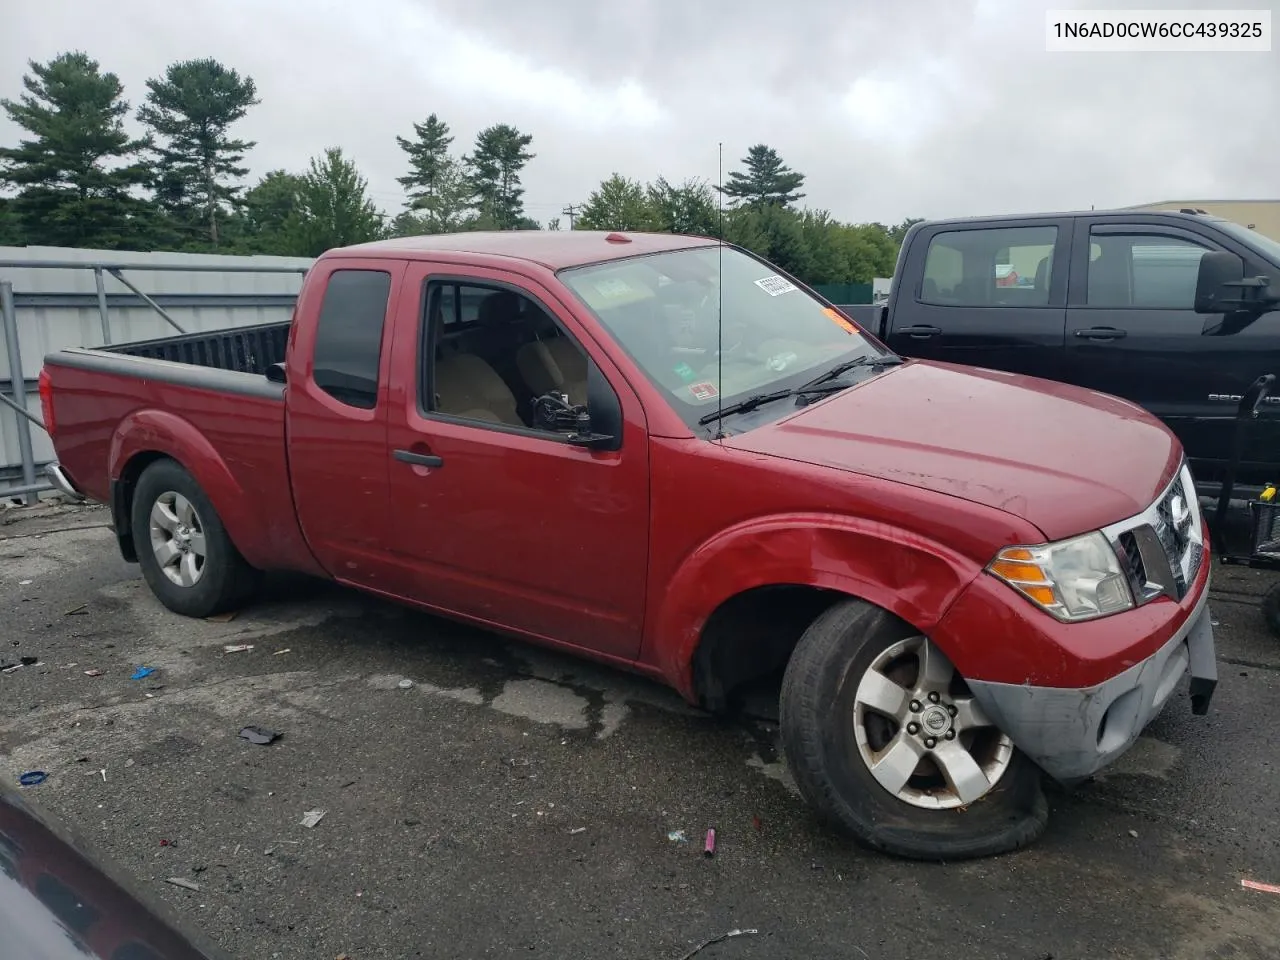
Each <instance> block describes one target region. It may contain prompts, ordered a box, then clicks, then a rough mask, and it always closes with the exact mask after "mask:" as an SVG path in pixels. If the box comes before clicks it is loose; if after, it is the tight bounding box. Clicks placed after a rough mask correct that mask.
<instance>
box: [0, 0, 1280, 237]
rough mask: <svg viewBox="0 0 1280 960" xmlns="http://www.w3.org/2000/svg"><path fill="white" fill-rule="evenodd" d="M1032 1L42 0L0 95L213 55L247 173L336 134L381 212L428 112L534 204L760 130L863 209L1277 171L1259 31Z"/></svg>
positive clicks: (8, 61) (14, 39) (24, 22)
mask: <svg viewBox="0 0 1280 960" xmlns="http://www.w3.org/2000/svg"><path fill="white" fill-rule="evenodd" d="M1129 5H1131V4H1127V3H1104V2H1100V0H1089V2H1082V3H1077V4H1074V6H1078V7H1087V8H1089V9H1094V8H1099V7H1104V8H1105V7H1116V8H1119V7H1124V6H1129ZM1177 5H1180V6H1187V7H1196V8H1203V7H1205V6H1214V5H1215V4H1212V3H1209V2H1207V0H1197V2H1194V3H1181V4H1177ZM1048 6H1049V4H1047V3H1038V2H1035V0H913V2H912V3H901V4H890V3H884V2H882V0H841V2H836V0H805V2H804V3H793V4H790V5H780V4H778V3H777V0H696V2H695V0H646V2H632V3H627V4H602V3H599V2H597V0H524V2H513V0H367V2H366V3H364V4H360V5H351V4H341V3H336V2H329V3H319V2H307V3H304V2H302V0H273V2H271V3H268V4H263V3H254V2H250V0H207V2H205V3H202V4H200V5H198V6H197V5H192V6H191V7H189V8H185V9H184V12H183V14H182V15H181V16H178V15H175V12H174V11H175V9H177V8H176V7H175V5H174V4H173V3H172V2H171V0H170V2H160V0H116V2H115V3H113V4H112V5H111V13H110V16H107V15H106V14H102V13H98V12H97V11H98V8H97V7H96V6H95V7H94V8H93V10H94V11H95V13H94V15H93V16H86V6H85V5H84V4H83V3H82V2H80V0H44V2H42V3H40V4H20V5H16V4H15V5H13V9H12V10H9V11H6V30H5V32H4V33H3V34H0V95H8V96H13V95H16V94H17V93H18V92H19V90H20V84H21V77H22V73H23V72H24V70H25V65H26V61H27V60H28V59H31V58H34V59H37V60H44V59H47V58H49V57H51V56H53V55H55V54H56V53H58V52H60V51H62V50H66V49H73V48H81V49H85V50H87V51H88V52H90V53H91V54H92V55H93V56H95V57H97V58H98V59H99V60H100V61H101V62H102V64H103V67H104V68H105V69H111V70H114V71H116V72H117V73H119V74H120V76H121V79H122V80H123V81H124V83H125V84H126V87H127V91H128V96H129V98H130V99H131V100H132V101H133V102H134V104H135V106H136V104H137V103H138V101H139V100H140V99H141V98H142V96H143V94H144V93H145V87H144V83H145V80H146V78H147V77H149V76H155V75H156V74H158V73H159V72H160V71H162V70H163V68H164V66H165V65H166V64H167V63H168V62H170V61H172V60H175V59H179V58H186V57H195V56H215V57H217V58H219V59H221V60H222V61H223V62H225V63H227V64H229V65H231V66H234V67H236V68H237V69H239V70H240V71H241V72H243V73H248V74H249V75H251V76H253V77H254V79H255V80H256V81H257V83H258V86H259V90H260V93H261V96H262V100H263V102H262V105H261V106H259V107H257V108H255V109H254V111H253V112H252V113H251V114H250V115H249V117H247V118H246V120H245V121H244V122H243V126H242V129H241V131H240V133H241V135H243V136H246V137H250V138H252V139H255V140H257V141H258V146H257V147H256V148H255V150H254V151H253V152H252V154H251V155H250V157H249V162H250V164H251V165H252V168H253V171H254V173H255V174H261V173H263V172H265V171H266V170H268V169H271V168H275V167H285V168H288V169H295V170H296V169H302V168H304V167H305V165H306V162H307V160H308V158H309V157H310V156H312V155H314V154H316V153H318V152H319V151H320V150H322V149H323V148H324V147H326V146H330V145H341V146H342V147H343V148H344V149H345V150H346V151H347V152H348V153H349V154H350V155H351V156H353V157H354V158H355V160H356V161H357V163H358V164H359V165H360V167H361V169H362V171H363V172H364V173H365V174H366V176H368V177H369V179H370V182H371V184H372V188H373V192H374V195H375V198H376V199H377V201H378V202H379V203H380V204H381V205H382V206H384V207H386V208H387V209H389V210H393V211H394V210H395V209H397V208H398V205H399V203H400V200H401V192H400V189H399V186H398V185H397V184H396V182H395V178H396V177H397V176H399V175H401V174H402V173H403V170H404V156H403V154H402V153H401V151H400V150H399V148H398V147H397V146H396V143H395V136H396V135H397V134H400V135H406V134H408V133H410V131H411V125H412V123H413V122H414V121H420V120H422V119H423V118H424V117H425V116H426V115H427V114H428V113H432V112H435V113H437V114H439V115H440V116H441V117H442V118H443V119H445V120H446V121H447V122H448V123H449V124H450V125H451V127H452V128H453V131H454V133H455V135H456V137H457V140H456V141H455V148H456V149H457V150H459V151H462V150H465V149H468V148H469V146H470V143H471V140H472V138H473V137H474V136H475V134H476V132H477V131H479V130H480V129H482V128H483V127H485V126H487V125H489V124H492V123H498V122H506V123H512V124H514V125H515V126H517V127H519V128H520V129H522V130H524V131H525V132H528V133H531V134H532V135H533V137H534V141H533V147H532V149H533V151H534V153H535V154H536V155H537V156H536V158H535V159H534V161H533V162H532V163H531V164H530V165H529V167H528V169H527V171H526V173H525V177H524V186H525V189H526V203H527V206H528V208H529V212H530V214H531V215H533V216H534V217H537V218H539V219H542V220H546V219H548V218H549V217H552V216H555V215H557V214H558V213H559V211H560V209H561V208H562V207H563V206H564V205H565V204H568V203H572V202H581V201H582V200H584V199H585V198H586V196H587V194H588V193H589V192H590V190H591V189H592V188H593V187H594V186H595V185H596V184H598V183H599V181H600V180H602V179H603V178H605V177H606V176H608V175H609V174H610V173H612V172H614V171H617V172H620V173H623V174H625V175H627V176H631V177H636V178H639V179H641V180H647V179H651V178H653V177H655V176H658V175H660V174H661V175H665V176H667V177H668V178H669V179H672V180H678V179H683V178H684V177H687V176H700V177H705V178H707V179H709V180H712V181H715V180H716V178H717V176H718V166H719V144H720V143H723V144H724V155H725V163H726V167H728V168H732V167H735V166H737V163H738V158H740V157H741V156H742V155H743V154H744V153H745V152H746V149H747V147H749V146H750V145H751V144H753V143H759V142H764V143H768V144H770V145H772V146H774V147H775V148H777V149H778V150H779V152H780V153H781V154H782V156H783V158H784V160H785V161H786V162H787V163H788V164H789V165H790V166H792V167H793V168H795V169H797V170H800V171H802V172H804V173H805V174H806V175H807V177H808V182H807V183H806V185H805V192H806V193H807V195H808V196H807V198H806V202H807V203H811V204H813V205H814V206H817V207H822V208H826V209H828V210H830V211H831V212H832V213H833V214H834V215H836V216H839V217H841V218H844V219H850V220H858V221H862V220H880V221H885V222H889V221H897V220H901V219H902V218H904V217H907V216H946V215H956V214H978V213H993V212H1015V211H1032V210H1050V209H1064V208H1077V207H1088V206H1090V205H1097V206H1099V207H1102V206H1115V205H1126V204H1134V203H1142V202H1146V201H1151V200H1158V199H1167V198H1179V197H1187V198H1192V197H1194V198H1208V197H1213V196H1223V197H1232V196H1234V197H1251V196H1275V195H1276V194H1277V192H1278V188H1277V183H1276V178H1275V173H1274V170H1275V161H1274V157H1275V156H1276V154H1277V148H1278V147H1280V130H1277V127H1276V125H1275V124H1274V123H1272V122H1270V120H1269V119H1268V118H1269V117H1271V116H1273V115H1274V114H1275V112H1276V109H1275V108H1276V106H1277V103H1276V99H1277V92H1276V91H1277V89H1280V84H1278V83H1277V81H1278V80H1280V61H1277V59H1276V57H1275V56H1274V55H1273V54H1215V55H1206V54H1118V53H1099V54H1074V53H1070V54H1068V53H1047V52H1046V51H1045V49H1044V46H1045V44H1044V20H1045V10H1046V9H1047V8H1048ZM1052 6H1053V7H1055V8H1063V7H1071V6H1073V4H1071V3H1068V2H1062V0H1060V2H1057V3H1054V4H1053V5H1052ZM1216 6H1219V7H1221V8H1224V9H1225V8H1230V7H1234V6H1237V4H1234V3H1231V2H1229V0H1228V2H1227V3H1219V4H1216ZM15 138H16V131H15V130H14V128H13V127H12V126H11V125H9V124H8V123H7V122H6V121H0V140H5V141H12V140H13V139H15Z"/></svg>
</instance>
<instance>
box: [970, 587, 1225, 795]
mask: <svg viewBox="0 0 1280 960" xmlns="http://www.w3.org/2000/svg"><path fill="white" fill-rule="evenodd" d="M1208 600H1209V591H1208V589H1207V586H1202V589H1201V592H1200V594H1199V598H1198V600H1196V601H1195V606H1194V607H1193V608H1192V610H1191V612H1190V615H1189V616H1187V617H1186V619H1185V620H1184V621H1183V622H1182V624H1181V625H1180V626H1179V627H1178V628H1177V630H1176V631H1175V632H1174V633H1173V635H1172V636H1171V637H1170V638H1169V639H1168V640H1166V641H1165V642H1164V643H1163V644H1162V645H1161V646H1160V647H1159V649H1157V650H1156V651H1155V652H1154V653H1153V654H1151V655H1150V656H1148V657H1146V658H1145V659H1143V660H1141V661H1139V662H1138V663H1135V664H1133V665H1132V666H1131V667H1129V668H1128V669H1126V670H1123V671H1122V672H1120V673H1118V674H1116V675H1115V676H1113V677H1110V678H1108V679H1106V680H1103V681H1102V682H1100V683H1096V684H1093V685H1092V686H1088V687H1083V688H1070V687H1043V686H1033V685H1031V684H1026V683H1024V684H1013V683H995V682H990V681H982V680H969V681H968V683H969V687H970V689H971V690H972V691H973V695H974V697H975V698H977V700H978V702H979V703H980V704H981V705H982V707H983V709H984V710H985V711H986V712H987V715H988V716H989V717H990V719H991V720H992V722H993V723H995V724H996V725H997V726H998V727H1000V729H1002V730H1003V731H1004V732H1005V733H1006V734H1008V735H1009V737H1010V738H1011V739H1012V740H1013V742H1014V743H1015V744H1016V745H1017V746H1018V749H1020V750H1021V751H1022V752H1023V753H1025V754H1027V755H1028V756H1029V757H1030V758H1031V759H1032V760H1034V761H1035V762H1036V763H1038V764H1039V765H1040V767H1041V768H1042V769H1044V771H1045V772H1046V773H1048V774H1049V775H1050V776H1051V777H1053V778H1054V779H1055V780H1058V781H1061V782H1063V783H1066V784H1071V783H1076V782H1079V781H1080V780H1083V779H1085V778H1087V777H1089V776H1091V775H1093V774H1094V773H1096V772H1097V771H1098V770H1100V769H1102V768H1103V767H1105V766H1106V765H1107V764H1109V763H1110V762H1111V761H1113V760H1114V759H1116V758H1117V757H1118V756H1120V755H1121V754H1122V753H1124V752H1125V751H1126V750H1127V749H1128V748H1129V747H1130V746H1132V745H1133V742H1134V741H1135V740H1136V739H1137V738H1138V735H1139V734H1140V733H1141V732H1142V731H1143V729H1144V728H1145V727H1146V726H1147V724H1148V723H1150V722H1151V720H1152V719H1154V718H1155V716H1156V715H1157V714H1158V713H1159V712H1160V710H1161V708H1162V707H1164V705H1165V703H1166V702H1167V701H1168V699H1169V697H1170V695H1172V693H1173V691H1174V690H1175V689H1176V688H1177V686H1178V684H1179V682H1180V681H1181V679H1182V676H1183V674H1185V673H1188V672H1190V674H1191V706H1192V710H1193V712H1195V713H1198V714H1203V713H1206V712H1207V711H1208V708H1209V700H1210V698H1211V697H1212V696H1213V691H1214V688H1215V687H1216V685H1217V682H1218V676H1217V665H1216V662H1215V657H1214V638H1213V621H1212V618H1211V615H1210V613H1209V603H1208ZM1124 616H1125V615H1124V614H1121V615H1120V617H1121V618H1122V617H1124ZM1117 619H1119V618H1117Z"/></svg>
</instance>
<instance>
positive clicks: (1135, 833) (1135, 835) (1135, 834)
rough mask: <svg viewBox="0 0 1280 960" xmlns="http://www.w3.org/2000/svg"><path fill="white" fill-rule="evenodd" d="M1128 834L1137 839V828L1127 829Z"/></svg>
mask: <svg viewBox="0 0 1280 960" xmlns="http://www.w3.org/2000/svg"><path fill="white" fill-rule="evenodd" d="M1129 836H1131V837H1133V839H1135V840H1137V839H1138V831H1137V830H1130V831H1129Z"/></svg>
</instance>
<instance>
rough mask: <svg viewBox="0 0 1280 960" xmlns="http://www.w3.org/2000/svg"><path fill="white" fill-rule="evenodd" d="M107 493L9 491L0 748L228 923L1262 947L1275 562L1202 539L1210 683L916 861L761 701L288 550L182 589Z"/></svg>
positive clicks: (1084, 948) (1183, 953) (140, 872)
mask: <svg viewBox="0 0 1280 960" xmlns="http://www.w3.org/2000/svg"><path fill="white" fill-rule="evenodd" d="M106 522H107V517H106V514H105V512H104V511H103V510H101V509H100V508H86V507H49V506H45V507H39V508H34V509H25V510H11V511H8V512H7V513H5V514H4V515H3V516H2V517H0V609H3V610H4V611H5V613H4V627H3V630H2V631H0V634H2V636H3V643H2V645H0V658H4V659H8V660H12V659H14V658H15V657H17V656H35V657H39V658H40V661H41V665H40V666H35V667H26V668H23V669H20V670H18V671H16V672H14V673H12V674H8V675H0V717H2V718H3V721H2V722H3V734H2V735H0V749H2V750H3V757H2V758H0V774H3V775H4V776H6V777H11V778H13V777H16V775H17V773H19V772H20V771H22V770H30V769H40V770H45V771H47V772H48V773H49V774H50V777H49V779H48V781H47V782H46V783H44V784H43V785H42V786H39V787H35V788H30V789H29V790H28V791H27V792H26V795H27V796H28V797H29V798H30V799H32V800H33V801H35V802H37V803H39V804H40V805H41V806H42V807H44V808H45V809H47V810H49V811H50V812H51V813H53V814H54V815H55V816H56V817H58V818H60V819H61V820H63V821H64V822H66V823H67V824H68V825H70V826H71V827H72V828H73V829H75V830H77V831H78V832H80V833H81V834H83V835H84V836H86V837H87V838H88V839H89V840H90V841H91V842H92V843H93V844H94V845H95V846H96V847H97V848H98V849H101V850H102V851H104V852H105V853H106V855H107V856H108V857H109V859H110V860H112V861H113V862H115V863H117V864H119V866H120V867H121V868H122V869H123V870H124V871H125V872H126V873H127V874H129V875H130V876H132V877H133V878H134V879H135V881H136V884H137V885H138V886H140V887H141V888H142V889H143V890H144V891H146V893H147V894H148V895H150V896H153V897H156V898H159V899H161V900H163V901H166V902H167V903H168V905H169V906H170V907H171V908H172V909H173V910H174V911H176V913H177V915H178V916H179V918H180V919H181V920H182V921H185V923H186V924H187V925H189V926H194V927H195V928H196V929H198V930H200V931H202V932H203V933H205V934H206V935H207V936H209V937H211V938H212V939H213V940H214V941H215V942H217V943H218V944H219V945H220V946H222V947H223V948H224V949H225V950H226V951H227V952H228V953H229V954H230V955H231V956H232V957H236V958H252V960H266V958H282V960H293V958H308V960H314V958H333V957H337V956H339V955H341V954H346V955H347V956H348V957H350V960H373V958H406V957H490V956H492V957H511V956H522V957H523V956H549V957H556V958H575V957H584V958H585V957H591V958H600V957H625V958H636V960H640V958H668V957H669V958H672V960H677V958H680V957H683V956H684V955H685V954H686V953H687V952H688V951H690V950H692V949H693V948H694V947H695V946H697V945H698V944H699V943H701V942H703V941H705V940H708V939H710V938H712V937H715V936H717V935H719V934H723V933H725V932H727V931H729V930H732V929H735V928H741V929H746V930H752V931H755V932H753V933H748V934H744V935H743V936H740V937H735V938H733V939H731V940H728V941H725V942H722V943H718V944H715V945H713V946H709V947H707V948H706V949H705V950H704V951H702V952H701V953H700V954H699V955H698V957H699V960H712V958H744V960H745V958H781V957H815V958H817V957H821V958H823V960H826V958H843V957H849V958H855V960H860V958H866V960H895V958H901V960H906V958H920V957H927V956H945V957H947V958H948V960H960V958H966V957H973V958H982V960H998V958H1017V960H1047V958H1053V960H1066V958H1096V957H1099V956H1108V957H1132V958H1135V960H1137V958H1141V960H1152V958H1156V957H1160V958H1169V960H1192V958H1194V960H1202V958H1207V957H1215V958H1216V957H1222V958H1226V957H1232V958H1237V957H1275V956H1276V955H1277V954H1278V953H1280V897H1278V896H1276V895H1273V894H1268V893H1263V892H1257V891H1254V890H1250V889H1244V888H1242V885H1241V879H1242V878H1250V879H1257V880H1260V881H1264V882H1271V883H1280V839H1278V838H1277V832H1276V825H1277V823H1280V776H1277V769H1276V768H1277V765H1278V764H1280V753H1277V751H1276V749H1275V746H1274V739H1273V737H1272V736H1271V733H1272V730H1273V728H1274V723H1273V717H1274V716H1275V714H1276V709H1277V706H1280V639H1276V638H1272V637H1270V636H1269V635H1268V634H1267V633H1266V632H1265V630H1264V628H1263V627H1262V623H1261V617H1260V614H1259V612H1258V610H1257V605H1256V598H1257V596H1258V595H1259V594H1260V593H1261V591H1262V590H1263V589H1264V588H1265V587H1266V586H1267V585H1269V584H1270V582H1272V581H1271V580H1269V579H1268V578H1267V577H1266V576H1265V575H1262V574H1257V573H1254V572H1251V571H1236V570H1232V569H1219V570H1217V571H1215V584H1214V586H1215V598H1216V599H1215V602H1214V607H1213V609H1214V615H1215V618H1216V619H1217V620H1218V621H1219V626H1218V652H1219V671H1220V677H1221V682H1220V684H1219V688H1218V693H1217V695H1216V697H1215V700H1214V704H1213V709H1212V711H1211V713H1210V716H1208V717H1207V718H1206V717H1194V716H1192V715H1191V713H1190V708H1189V706H1188V701H1187V698H1186V692H1185V684H1184V688H1183V690H1182V691H1180V692H1179V694H1178V695H1177V696H1176V697H1175V699H1174V700H1173V701H1172V702H1171V703H1170V705H1169V707H1168V708H1167V709H1166V710H1165V712H1164V714H1163V715H1162V716H1161V717H1160V718H1158V719H1157V721H1156V722H1155V723H1154V724H1153V725H1152V726H1151V727H1150V728H1149V729H1148V731H1147V733H1146V735H1145V736H1144V737H1143V738H1142V739H1141V740H1140V741H1139V743H1138V745H1137V746H1136V747H1135V748H1134V750H1133V751H1132V752H1131V753H1130V754H1128V755H1127V756H1126V757H1125V758H1123V759H1122V760H1121V761H1120V762H1119V763H1118V764H1117V765H1116V766H1115V767H1113V768H1112V769H1111V770H1109V771H1108V772H1107V773H1106V775H1105V776H1103V777H1100V778H1099V779H1098V780H1097V781H1095V782H1094V783H1091V784H1089V785H1088V786H1086V787H1083V788H1081V789H1079V790H1077V791H1075V792H1073V793H1070V794H1067V793H1063V792H1061V791H1054V792H1053V794H1052V796H1051V802H1052V808H1053V819H1052V822H1051V824H1050V827H1049V830H1048V832H1047V834H1046V835H1045V837H1044V838H1043V839H1042V840H1041V841H1040V842H1039V843H1037V844H1036V845H1034V846H1033V847H1032V848H1031V849H1029V850H1025V851H1022V852H1019V853H1017V854H1014V855H1010V856H1006V857H1001V858H996V859H991V860H985V861H977V862H969V863H964V864H954V865H922V864H916V863H908V862H901V861H896V860H893V859H889V858H886V857H882V856H877V855H874V854H870V853H867V852H866V851H863V850H861V849H859V848H857V847H854V846H851V845H850V844H849V843H847V842H846V841H845V840H844V839H843V838H841V837H839V836H835V835H832V834H831V833H829V832H828V831H826V830H824V829H823V828H821V827H819V826H817V825H816V824H815V823H814V821H813V819H812V818H811V817H810V815H809V814H808V813H807V811H806V808H805V807H804V805H803V804H802V803H801V801H800V800H799V799H798V798H797V797H796V795H795V793H794V789H793V787H792V785H791V783H790V780H789V778H788V777H787V775H786V773H785V770H784V766H783V764H782V763H781V757H780V756H779V753H778V750H777V746H776V742H777V741H776V730H775V729H774V727H773V726H772V724H771V723H769V722H768V721H767V720H759V721H753V722H741V723H734V724H727V723H721V722H717V721H714V720H712V719H709V718H707V717H705V716H703V715H702V714H700V713H698V712H696V711H693V710H690V709H688V708H687V707H685V706H684V705H683V704H682V702H681V701H680V700H679V699H678V698H677V697H676V696H675V695H674V694H672V693H671V692H669V691H667V690H665V689H664V688H662V687H660V686H657V685H655V684H652V683H649V682H647V681H644V680H640V679H637V678H634V677H630V676H628V675H625V674H622V673H617V672H614V671H610V670H607V669H602V668H597V667H594V666H591V665H588V664H584V663H582V662H580V661H576V660H572V659H569V658H565V657H561V656H558V655H554V654H549V653H547V652H544V651H540V650H538V649H535V648H532V647H525V646H522V645H520V644H514V643H510V642H507V641H505V640H502V639H500V638H496V637H493V636H491V635H489V634H485V633H481V632H478V631H475V630H471V629H467V628H464V627H460V626H457V625H454V624H451V623H448V622H445V621H441V620H438V619H435V618H432V617H428V616H425V615H421V614H418V613H415V612H412V611H407V610H404V609H401V608H398V607H395V606H392V605H390V604H386V603H382V602H380V601H376V600H372V599H369V598H365V597H362V596H360V595H358V594H355V593H353V592H350V591H346V590H342V589H337V588H334V587H331V586H329V585H325V584H318V583H313V582H309V581H298V580H293V579H288V578H284V579H280V580H275V581H272V583H271V584H270V587H269V590H268V592H267V595H266V596H265V597H264V598H263V599H262V601H261V602H259V603H257V604H255V605H254V606H253V607H252V608H250V609H247V610H244V611H242V612H240V614H239V615H237V616H236V617H234V618H233V619H231V620H229V621H226V622H208V621H191V620H185V619H182V618H179V617H177V616H174V615H172V614H170V613H168V612H167V611H166V610H164V609H163V608H162V607H161V606H160V605H159V603H158V602H156V601H155V599H154V598H153V597H152V596H151V594H150V592H149V591H148V590H147V588H146V587H145V585H144V584H143V582H142V580H141V577H140V575H139V572H138V568H137V567H136V566H131V565H128V564H126V563H124V562H123V561H122V560H121V559H120V557H119V555H118V553H117V552H116V549H115V544H114V540H113V538H112V536H111V533H110V531H109V530H108V529H107V527H106ZM241 644H252V647H253V649H251V650H247V651H243V652H236V653H228V652H226V650H225V648H226V647H227V646H228V645H241ZM139 666H148V667H152V668H154V670H155V673H154V674H152V675H151V676H149V677H146V678H145V679H140V680H133V679H131V676H132V674H133V673H134V671H135V669H136V668H137V667H139ZM88 670H97V671H101V676H94V677H91V676H87V675H86V673H85V671H88ZM404 680H409V681H412V686H411V687H408V688H407V689H404V688H402V687H401V682H402V681H404ZM250 724H252V725H260V726H263V727H268V728H271V729H273V730H275V731H278V732H280V733H281V734H282V736H281V738H280V739H279V740H278V741H276V742H275V743H272V744H270V745H269V746H256V745H252V744H250V743H247V742H246V741H244V740H242V739H240V738H239V737H238V733H239V731H240V729H241V728H242V727H244V726H246V725H250ZM101 771H106V773H105V775H104V774H103V773H102V772H101ZM313 810H323V811H324V817H323V819H322V820H321V821H320V822H319V824H318V825H316V826H314V827H312V828H308V827H305V826H303V825H302V823H301V821H302V819H303V816H304V814H305V813H307V812H308V811H313ZM708 827H714V828H715V829H716V831H717V836H718V847H717V853H716V855H715V857H714V858H712V859H708V858H705V857H704V856H703V855H702V850H701V848H702V838H703V835H704V832H705V831H706V829H707V828H708ZM679 830H682V831H684V835H685V837H686V838H687V842H679V841H675V840H671V839H669V836H668V835H669V833H670V832H671V831H679ZM168 877H183V878H187V879H189V880H192V881H193V882H195V883H197V884H198V885H199V887H200V889H199V891H195V892H193V891H188V890H184V889H181V888H178V887H174V886H170V885H168V884H166V883H164V880H165V878H168Z"/></svg>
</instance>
